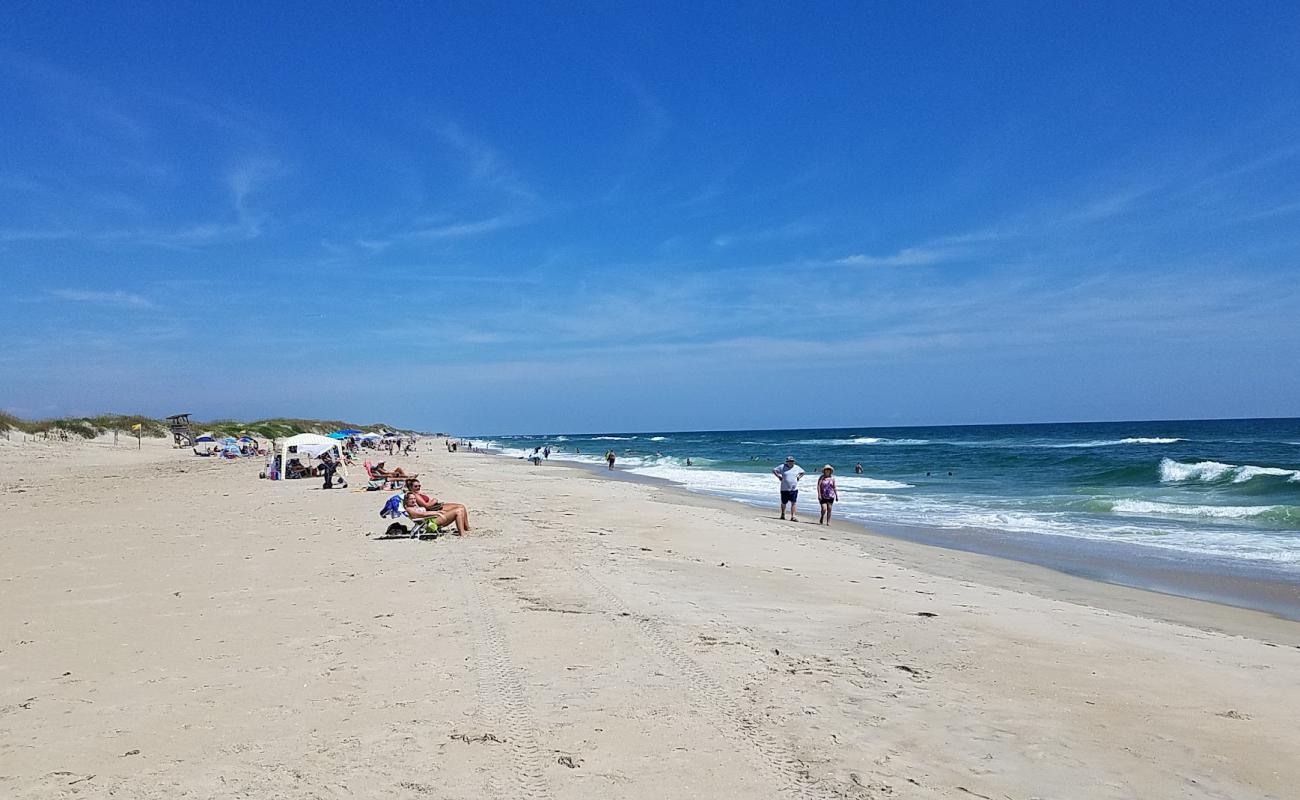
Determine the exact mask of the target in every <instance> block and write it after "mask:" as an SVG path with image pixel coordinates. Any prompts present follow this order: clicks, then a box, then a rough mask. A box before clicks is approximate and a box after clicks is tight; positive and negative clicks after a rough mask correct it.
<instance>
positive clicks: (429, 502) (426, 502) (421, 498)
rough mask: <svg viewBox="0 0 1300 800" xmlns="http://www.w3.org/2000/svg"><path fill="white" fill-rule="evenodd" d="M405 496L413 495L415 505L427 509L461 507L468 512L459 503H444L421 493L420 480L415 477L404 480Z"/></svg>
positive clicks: (457, 508)
mask: <svg viewBox="0 0 1300 800" xmlns="http://www.w3.org/2000/svg"><path fill="white" fill-rule="evenodd" d="M406 496H407V497H414V498H415V500H414V502H415V503H416V504H417V505H419V506H420V507H421V508H423V509H426V510H429V511H441V510H443V509H444V508H445V509H448V510H451V511H456V510H462V509H463V510H464V511H465V513H466V514H468V513H469V510H468V509H466V508H465V506H464V505H462V504H460V503H444V502H443V501H441V500H439V499H438V498H436V497H433V496H431V495H427V494H424V493H422V492H421V491H420V482H419V481H418V480H415V479H411V480H409V481H407V482H406Z"/></svg>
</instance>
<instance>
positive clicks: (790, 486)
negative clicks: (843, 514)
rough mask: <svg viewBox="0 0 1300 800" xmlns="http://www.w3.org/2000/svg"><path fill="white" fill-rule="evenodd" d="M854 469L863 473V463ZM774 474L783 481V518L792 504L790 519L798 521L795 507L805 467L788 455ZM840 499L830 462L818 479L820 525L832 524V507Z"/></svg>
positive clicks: (773, 471)
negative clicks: (786, 509)
mask: <svg viewBox="0 0 1300 800" xmlns="http://www.w3.org/2000/svg"><path fill="white" fill-rule="evenodd" d="M853 471H854V472H856V473H857V474H859V475H861V474H862V464H861V463H859V464H857V465H856V466H854V468H853ZM772 474H773V475H775V476H776V478H777V480H778V481H780V482H781V519H785V507H786V505H787V504H788V505H789V506H790V521H791V522H798V520H797V519H796V518H795V509H796V508H797V506H798V502H799V479H800V478H802V477H803V476H804V475H805V474H806V473H805V472H804V471H803V467H801V466H799V465H798V464H797V463H795V460H794V456H786V457H785V462H784V463H782V464H779V465H777V466H776V468H774V469H773V470H772ZM839 499H840V495H839V490H838V489H837V488H836V487H835V467H832V466H831V465H830V464H827V465H826V466H824V467H822V474H821V477H819V478H818V479H817V503H818V504H819V505H820V506H821V518H820V519H818V520H817V524H818V525H830V524H831V509H832V508H833V507H834V506H835V501H836V500H839Z"/></svg>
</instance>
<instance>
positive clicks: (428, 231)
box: [406, 215, 516, 239]
mask: <svg viewBox="0 0 1300 800" xmlns="http://www.w3.org/2000/svg"><path fill="white" fill-rule="evenodd" d="M513 224H516V220H515V219H513V218H511V217H508V216H504V215H502V216H496V217H489V218H487V219H480V220H473V221H468V222H450V223H447V224H445V225H434V226H432V227H427V228H418V229H416V230H413V231H410V232H409V233H408V234H406V235H407V236H408V237H410V238H414V239H461V238H464V237H467V236H480V235H482V234H485V233H491V232H492V231H497V230H501V229H502V228H507V227H510V226H511V225H513Z"/></svg>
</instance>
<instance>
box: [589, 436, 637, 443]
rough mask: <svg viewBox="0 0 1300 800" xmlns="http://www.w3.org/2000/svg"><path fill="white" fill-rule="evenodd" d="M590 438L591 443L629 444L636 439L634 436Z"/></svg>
mask: <svg viewBox="0 0 1300 800" xmlns="http://www.w3.org/2000/svg"><path fill="white" fill-rule="evenodd" d="M591 438H592V441H606V442H630V441H632V440H633V439H635V438H636V437H635V436H593V437H591Z"/></svg>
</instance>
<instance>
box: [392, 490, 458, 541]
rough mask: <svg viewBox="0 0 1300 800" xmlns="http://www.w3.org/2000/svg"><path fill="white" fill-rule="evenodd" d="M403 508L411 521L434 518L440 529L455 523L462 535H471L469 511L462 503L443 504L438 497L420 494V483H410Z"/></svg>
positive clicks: (403, 501)
mask: <svg viewBox="0 0 1300 800" xmlns="http://www.w3.org/2000/svg"><path fill="white" fill-rule="evenodd" d="M402 507H403V508H405V509H406V515H407V516H408V517H410V518H411V519H425V518H432V519H433V521H434V522H437V523H438V525H439V527H441V526H443V525H447V524H449V523H452V522H455V523H456V529H457V530H458V531H459V532H461V533H469V509H467V508H465V506H463V505H461V504H460V503H441V502H439V501H438V498H436V497H430V496H429V495H427V494H422V493H421V492H420V482H419V481H416V480H412V481H408V482H407V484H406V497H405V498H403V499H402Z"/></svg>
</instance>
